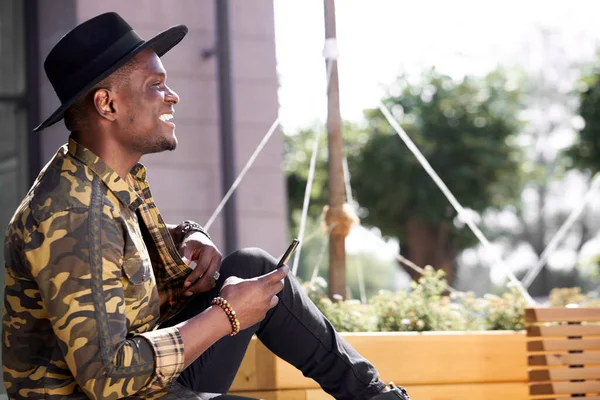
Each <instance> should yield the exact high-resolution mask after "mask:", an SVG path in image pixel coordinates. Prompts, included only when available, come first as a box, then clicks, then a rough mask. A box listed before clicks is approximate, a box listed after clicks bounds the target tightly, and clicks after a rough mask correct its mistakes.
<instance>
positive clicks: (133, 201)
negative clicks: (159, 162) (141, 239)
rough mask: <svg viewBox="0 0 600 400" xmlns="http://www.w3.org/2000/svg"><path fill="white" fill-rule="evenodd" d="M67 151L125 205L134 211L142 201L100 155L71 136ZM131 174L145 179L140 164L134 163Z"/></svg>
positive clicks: (136, 177)
mask: <svg viewBox="0 0 600 400" xmlns="http://www.w3.org/2000/svg"><path fill="white" fill-rule="evenodd" d="M68 151H69V154H71V155H72V156H73V157H74V158H76V159H78V160H79V161H81V162H82V163H84V164H85V165H86V166H87V167H88V168H89V169H91V170H92V172H93V173H94V174H96V175H98V177H99V178H100V179H101V180H102V182H104V184H105V185H106V186H107V187H108V189H109V190H110V191H111V192H113V193H114V195H115V196H116V197H117V198H118V199H119V201H121V203H123V204H124V205H125V206H127V207H129V208H130V209H132V210H133V211H135V210H137V208H138V207H139V206H140V205H141V204H142V203H143V200H142V198H141V197H140V196H139V194H138V193H137V192H136V191H135V189H133V188H132V187H131V186H130V185H129V184H128V183H127V182H125V181H124V180H123V179H121V177H120V176H119V174H117V173H116V172H115V171H114V170H113V169H112V168H110V167H109V166H108V165H106V163H105V162H104V161H103V160H102V159H101V158H100V157H98V156H97V155H95V154H94V153H92V152H91V151H90V150H88V149H86V148H85V147H84V146H82V145H81V144H79V143H77V142H76V141H75V140H74V139H73V138H69V145H68ZM131 175H132V176H133V177H134V178H135V179H136V180H143V181H145V179H146V168H144V166H143V165H142V164H136V165H135V166H134V167H133V168H132V170H131Z"/></svg>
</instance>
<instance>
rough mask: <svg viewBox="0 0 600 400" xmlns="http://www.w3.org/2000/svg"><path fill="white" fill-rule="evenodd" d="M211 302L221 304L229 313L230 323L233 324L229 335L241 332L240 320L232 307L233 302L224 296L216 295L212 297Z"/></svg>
mask: <svg viewBox="0 0 600 400" xmlns="http://www.w3.org/2000/svg"><path fill="white" fill-rule="evenodd" d="M211 304H212V305H213V306H215V305H216V306H219V307H221V309H222V310H223V311H225V314H227V318H228V319H229V323H230V324H231V333H230V334H229V336H234V335H237V334H238V333H239V332H240V321H239V320H238V319H237V316H236V315H235V311H234V310H233V308H232V307H231V304H229V302H228V301H227V300H225V299H224V298H222V297H215V298H214V299H212V301H211Z"/></svg>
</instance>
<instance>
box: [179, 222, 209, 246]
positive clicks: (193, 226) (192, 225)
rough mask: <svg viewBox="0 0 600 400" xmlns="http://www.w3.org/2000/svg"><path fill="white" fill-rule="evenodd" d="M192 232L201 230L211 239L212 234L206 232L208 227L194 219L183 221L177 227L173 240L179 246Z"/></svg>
mask: <svg viewBox="0 0 600 400" xmlns="http://www.w3.org/2000/svg"><path fill="white" fill-rule="evenodd" d="M190 232H200V233H202V234H203V235H204V236H206V237H207V238H209V239H210V235H209V234H208V232H206V229H204V228H203V227H202V225H200V224H199V223H197V222H194V221H183V222H182V223H180V224H179V225H177V226H176V227H175V229H174V231H173V234H172V235H173V241H174V242H175V244H176V245H177V246H179V245H181V243H183V239H185V237H186V236H187V234H188V233H190Z"/></svg>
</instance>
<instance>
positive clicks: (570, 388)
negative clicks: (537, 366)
mask: <svg viewBox="0 0 600 400" xmlns="http://www.w3.org/2000/svg"><path fill="white" fill-rule="evenodd" d="M598 392H600V382H598V381H596V382H591V381H587V382H552V383H533V384H531V385H529V394H573V393H598Z"/></svg>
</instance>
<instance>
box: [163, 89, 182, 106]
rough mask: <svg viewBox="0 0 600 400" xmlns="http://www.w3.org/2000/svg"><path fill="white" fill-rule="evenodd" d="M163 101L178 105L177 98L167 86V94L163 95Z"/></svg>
mask: <svg viewBox="0 0 600 400" xmlns="http://www.w3.org/2000/svg"><path fill="white" fill-rule="evenodd" d="M165 101H166V102H167V103H172V104H177V103H179V96H178V95H177V93H175V91H174V90H173V89H171V88H170V87H168V86H167V92H166V94H165Z"/></svg>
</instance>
